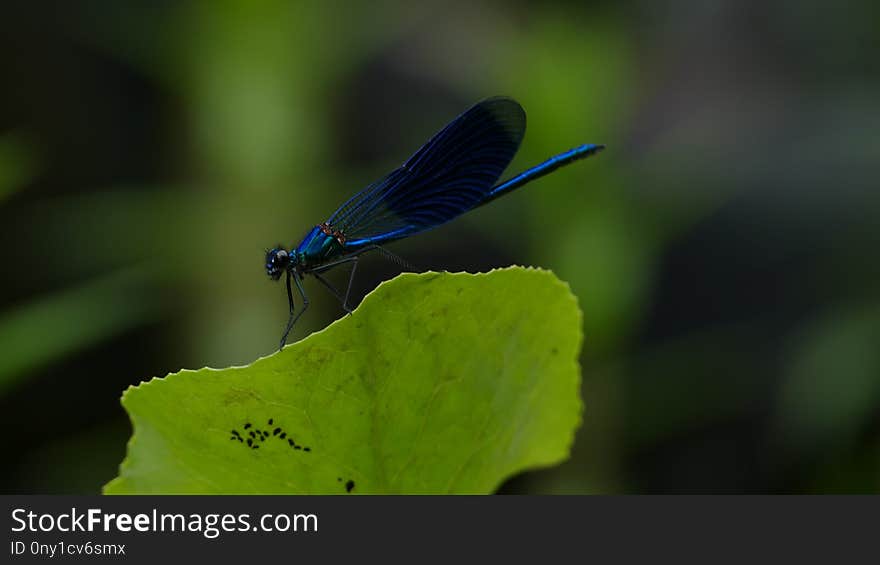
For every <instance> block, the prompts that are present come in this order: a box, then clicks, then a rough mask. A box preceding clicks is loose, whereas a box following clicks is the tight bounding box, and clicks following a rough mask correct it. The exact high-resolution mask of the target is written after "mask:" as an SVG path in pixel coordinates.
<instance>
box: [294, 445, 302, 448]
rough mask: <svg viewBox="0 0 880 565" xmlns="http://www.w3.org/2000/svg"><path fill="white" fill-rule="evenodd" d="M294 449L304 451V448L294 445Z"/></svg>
mask: <svg viewBox="0 0 880 565" xmlns="http://www.w3.org/2000/svg"><path fill="white" fill-rule="evenodd" d="M293 448H294V449H302V446H299V445H294V446H293Z"/></svg>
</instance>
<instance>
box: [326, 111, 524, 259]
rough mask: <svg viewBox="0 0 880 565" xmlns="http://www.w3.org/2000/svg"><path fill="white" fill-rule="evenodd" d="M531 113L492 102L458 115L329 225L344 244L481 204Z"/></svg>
mask: <svg viewBox="0 0 880 565" xmlns="http://www.w3.org/2000/svg"><path fill="white" fill-rule="evenodd" d="M525 130H526V114H525V112H524V111H523V109H522V107H521V106H520V105H519V104H518V103H517V102H516V101H514V100H512V99H510V98H501V97H499V98H489V99H488V100H484V101H482V102H480V103H478V104H476V105H475V106H473V107H471V108H470V109H469V110H467V111H466V112H464V113H463V114H461V115H460V116H458V117H457V118H455V119H454V120H453V121H452V122H450V123H449V124H448V125H447V126H446V127H445V128H443V129H442V130H440V132H438V133H437V134H436V135H434V137H432V138H431V139H430V141H428V143H426V144H425V145H424V146H423V147H422V148H421V149H419V150H418V151H416V153H415V154H414V155H413V156H412V157H410V158H409V160H408V161H407V162H406V163H404V164H403V165H402V166H401V167H399V168H398V169H395V170H394V171H392V172H391V173H390V174H388V176H386V177H385V178H383V179H381V180H380V181H378V182H376V183H373V184H371V185H370V186H368V187H366V188H365V189H364V190H362V191H361V192H359V193H357V194H355V195H354V196H353V197H351V198H350V199H349V200H348V202H346V203H345V204H343V205H342V206H341V207H340V208H339V209H338V210H337V211H336V212H335V213H334V214H333V215H332V216H331V217H330V219H329V220H328V221H327V223H328V224H330V226H332V227H333V228H334V229H337V230H339V231H340V232H342V233H343V234H344V235H345V239H346V247H355V246H358V245H364V244H367V243H379V242H383V241H389V240H392V239H397V238H400V237H404V236H407V235H412V234H414V233H418V232H421V231H425V230H427V229H430V228H433V227H435V226H439V225H440V224H443V223H445V222H448V221H449V220H451V219H453V218H455V217H456V216H458V215H460V214H463V213H464V212H467V211H468V210H470V209H471V208H474V207H475V206H477V205H479V204H480V202H481V201H482V200H483V199H484V198H485V197H486V196H487V195H488V194H489V193H490V192H491V191H492V187H493V186H494V185H495V182H496V181H497V180H498V177H500V176H501V173H503V172H504V169H506V168H507V165H508V164H510V161H511V159H513V156H514V154H516V151H517V149H519V144H520V142H521V141H522V138H523V136H524V135H525Z"/></svg>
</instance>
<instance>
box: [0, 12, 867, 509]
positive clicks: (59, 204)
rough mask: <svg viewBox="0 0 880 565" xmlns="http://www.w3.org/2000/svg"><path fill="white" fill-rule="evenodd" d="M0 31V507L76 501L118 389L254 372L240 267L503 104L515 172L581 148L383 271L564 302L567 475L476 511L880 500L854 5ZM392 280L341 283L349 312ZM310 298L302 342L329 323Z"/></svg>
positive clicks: (407, 245)
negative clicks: (609, 500)
mask: <svg viewBox="0 0 880 565" xmlns="http://www.w3.org/2000/svg"><path fill="white" fill-rule="evenodd" d="M3 12H4V13H3V17H2V18H0V30H2V34H0V42H2V47H0V61H2V63H0V64H2V67H0V72H2V77H3V82H2V84H3V86H2V88H0V234H2V238H3V239H2V241H3V242H4V245H3V246H2V249H0V253H2V265H3V272H4V276H3V277H2V279H0V288H2V293H0V424H2V428H3V430H4V434H3V445H4V451H5V455H4V457H3V460H4V464H3V465H2V467H0V481H2V482H0V484H2V490H3V491H4V492H24V493H96V492H98V491H99V489H100V486H101V485H102V484H104V483H105V482H107V481H108V480H109V479H110V478H112V477H113V476H115V474H116V466H117V465H118V463H119V462H120V461H121V460H122V458H123V455H124V452H125V442H126V440H127V438H128V436H129V434H130V426H129V423H128V420H127V418H126V416H125V413H124V412H123V410H122V408H121V407H120V406H119V402H118V399H119V395H120V393H121V392H122V390H123V389H124V388H125V387H127V386H128V385H130V384H135V383H137V382H139V381H141V380H144V379H148V378H150V377H152V376H161V375H164V374H166V373H167V372H169V371H176V370H178V369H180V368H182V367H188V368H197V367H201V366H204V365H210V366H214V367H221V366H226V365H229V364H243V363H248V362H250V361H252V360H253V359H255V358H256V357H257V356H260V355H265V354H269V353H271V352H272V351H273V350H274V346H275V344H276V343H277V339H278V336H279V334H280V331H281V329H282V327H283V324H284V322H285V321H286V316H287V314H286V298H285V296H284V291H283V289H282V286H281V285H278V284H274V283H272V282H271V281H269V280H268V279H267V277H266V275H265V272H264V270H263V266H262V265H263V253H264V250H265V249H266V248H267V247H269V246H272V245H274V244H277V243H283V244H284V245H287V246H290V245H293V244H295V243H296V242H298V241H299V239H300V238H301V237H302V235H303V234H304V233H305V232H306V231H307V229H308V228H310V227H311V226H313V225H314V224H315V223H317V222H319V221H322V220H324V219H325V218H326V217H327V216H328V215H329V213H330V212H332V211H333V209H334V208H335V207H336V206H337V205H338V204H339V203H341V202H342V201H343V200H344V199H345V198H346V197H347V196H348V195H350V194H351V193H353V192H354V191H356V190H358V189H359V188H361V187H362V186H364V185H365V184H367V183H369V182H371V181H372V180H374V179H376V178H377V177H379V176H381V175H382V174H384V173H385V172H387V171H388V170H390V169H391V168H393V167H396V166H397V165H399V164H400V163H401V162H402V161H403V160H405V158H406V157H408V156H409V154H410V153H412V152H413V151H414V150H415V149H417V148H418V147H419V145H420V144H421V143H423V142H424V141H426V140H427V138H428V137H429V136H430V135H431V134H432V133H434V132H435V131H436V130H437V129H439V128H440V127H441V126H443V125H444V124H445V123H446V122H447V121H448V120H450V119H451V118H453V117H454V116H455V115H457V114H458V113H459V112H461V111H463V110H464V109H465V108H467V107H468V106H469V105H471V104H472V103H474V102H476V101H478V100H480V99H482V98H485V97H487V96H492V95H497V94H506V95H509V96H513V97H514V98H516V99H517V100H519V101H520V103H522V105H523V106H524V107H525V109H526V111H527V113H528V116H529V126H528V132H527V135H526V138H525V142H524V143H523V146H522V149H521V150H520V153H519V154H518V155H517V157H516V160H515V161H514V163H513V165H512V167H511V169H510V170H509V174H512V173H514V172H517V171H519V170H521V169H522V168H525V167H527V166H530V165H532V164H535V163H537V162H539V161H541V160H543V159H544V158H546V157H548V156H550V155H552V154H554V153H557V152H559V151H562V150H565V149H568V148H569V147H572V146H574V145H578V144H580V143H586V142H594V143H605V144H607V145H608V149H607V150H606V151H605V152H604V153H603V154H601V155H600V156H598V157H596V158H593V159H589V160H587V161H585V162H581V163H578V164H576V165H573V166H571V167H568V168H566V169H564V170H562V171H560V172H558V173H555V174H554V175H551V176H549V177H547V178H545V179H542V180H541V181H538V182H536V183H535V184H533V185H530V186H529V187H528V188H526V189H523V190H521V191H519V192H517V193H516V194H515V195H512V196H509V197H507V198H504V199H501V200H499V201H497V202H496V203H493V204H492V206H488V207H486V208H484V209H480V210H479V211H476V212H473V213H471V214H468V215H466V216H465V217H463V218H461V219H459V220H457V221H456V222H455V223H454V224H451V225H448V226H445V227H443V228H441V229H438V230H435V231H433V232H430V233H427V234H424V235H421V236H418V237H415V238H412V239H411V240H408V241H404V242H401V243H399V244H395V245H394V246H393V247H392V249H393V250H394V251H395V252H397V253H399V254H400V255H402V256H403V257H405V258H407V259H408V260H410V261H412V262H414V263H416V264H418V265H420V266H421V267H424V268H425V269H428V268H433V269H447V270H450V271H458V270H470V271H477V270H487V269H490V268H492V267H496V266H504V265H508V264H513V263H517V264H529V265H536V266H542V267H546V268H549V269H552V270H554V271H555V272H556V273H557V274H558V275H559V277H561V278H562V279H564V280H567V281H570V282H571V285H572V287H573V289H574V291H575V293H576V294H577V295H578V296H579V298H580V301H581V305H582V308H583V310H584V314H585V321H584V326H585V327H584V331H585V335H586V340H585V349H584V353H583V357H582V360H581V361H582V365H583V375H584V384H583V394H584V399H585V404H586V411H585V415H584V425H583V428H582V429H581V430H580V432H579V434H578V438H577V443H576V445H575V447H574V451H573V455H572V458H571V460H570V461H569V462H567V463H566V464H564V465H562V466H559V467H557V468H554V469H549V470H545V471H540V472H535V473H527V474H524V475H521V476H518V477H514V478H512V479H511V480H510V481H508V482H507V483H506V484H505V485H504V486H503V487H502V488H501V491H500V492H504V493H570V492H576V493H687V492H732V493H736V492H773V493H799V492H876V491H878V487H880V290H878V287H880V285H878V283H880V261H878V254H877V246H878V243H880V192H878V186H877V179H878V172H880V171H878V166H877V165H878V162H880V133H878V132H880V112H878V110H877V108H878V105H877V101H878V100H880V25H878V22H880V8H878V4H877V3H876V2H871V1H864V2H860V3H859V2H855V3H842V4H840V5H839V6H835V7H834V8H833V9H832V8H829V7H828V5H827V3H820V2H814V1H808V2H794V1H779V2H770V3H767V2H757V1H747V2H741V1H734V0H717V1H710V2H698V1H685V0H679V1H672V0H667V1H660V2H649V1H647V0H643V1H626V0H624V1H616V2H607V1H606V2H583V3H577V2H570V3H545V2H496V1H468V2H463V1H454V2H428V3H409V2H378V3H366V2H364V3H355V2H339V3H336V2H305V3H303V2H279V1H258V2H246V1H239V2H234V1H221V2H204V3H195V2H193V3H188V2H172V1H166V2H151V3H119V2H86V3H83V2H77V3H63V4H61V5H59V6H55V7H54V8H51V9H50V8H48V7H47V6H45V5H43V4H42V3H28V4H26V3H22V4H20V5H15V4H12V3H4V11H3ZM396 272H397V271H396V270H395V267H394V265H392V264H389V263H388V262H386V261H383V260H382V259H381V258H378V257H374V258H372V259H370V260H367V261H362V262H361V266H360V268H359V275H360V277H359V279H358V281H357V283H356V294H357V298H358V299H360V297H362V296H363V294H364V293H366V292H368V291H369V290H370V289H372V288H373V287H375V285H376V284H377V283H378V282H379V281H381V280H383V279H386V278H390V277H392V276H394V274H395V273H396ZM340 275H341V276H343V277H344V273H339V274H337V276H340ZM337 280H339V279H337ZM310 282H314V281H310ZM309 289H310V290H311V293H310V294H311V296H312V299H313V310H311V311H310V312H309V315H308V316H306V317H305V318H304V320H303V322H302V324H301V325H300V326H299V327H298V328H297V334H296V336H295V338H297V339H298V338H300V337H303V336H304V335H306V334H307V332H310V331H313V330H315V329H319V328H321V327H323V326H325V325H326V324H327V323H328V322H330V321H331V320H333V319H334V318H336V317H338V316H339V315H340V310H339V307H338V304H337V303H336V301H335V300H334V299H333V298H332V297H331V296H330V295H329V294H328V293H326V292H324V291H323V289H321V288H320V287H319V286H318V285H314V284H310V285H309ZM511 307H515V305H511Z"/></svg>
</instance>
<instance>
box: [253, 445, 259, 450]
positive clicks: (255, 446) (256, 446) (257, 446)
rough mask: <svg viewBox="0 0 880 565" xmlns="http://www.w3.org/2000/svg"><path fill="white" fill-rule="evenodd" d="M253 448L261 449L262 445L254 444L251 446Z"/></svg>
mask: <svg viewBox="0 0 880 565" xmlns="http://www.w3.org/2000/svg"><path fill="white" fill-rule="evenodd" d="M251 449H260V446H259V445H254V446H252V447H251Z"/></svg>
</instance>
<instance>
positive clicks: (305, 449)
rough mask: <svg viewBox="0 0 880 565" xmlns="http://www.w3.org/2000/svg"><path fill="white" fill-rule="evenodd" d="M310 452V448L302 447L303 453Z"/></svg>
mask: <svg viewBox="0 0 880 565" xmlns="http://www.w3.org/2000/svg"><path fill="white" fill-rule="evenodd" d="M311 450H312V448H311V447H303V451H311Z"/></svg>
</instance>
